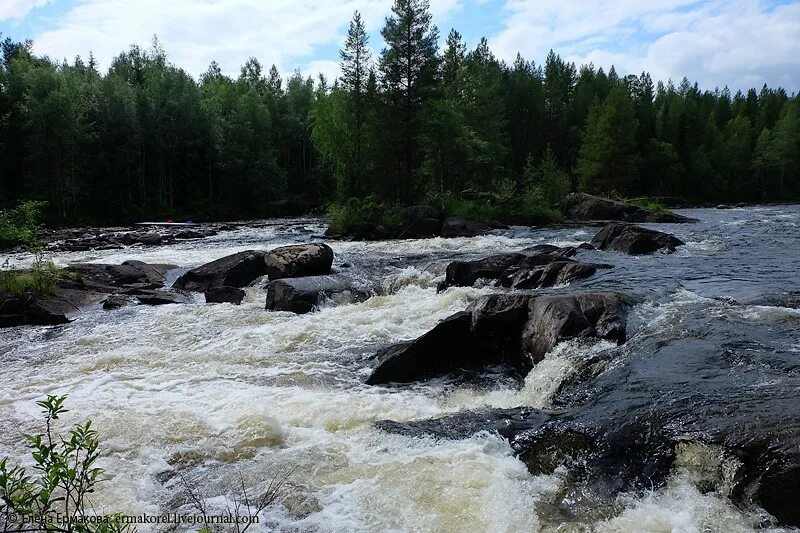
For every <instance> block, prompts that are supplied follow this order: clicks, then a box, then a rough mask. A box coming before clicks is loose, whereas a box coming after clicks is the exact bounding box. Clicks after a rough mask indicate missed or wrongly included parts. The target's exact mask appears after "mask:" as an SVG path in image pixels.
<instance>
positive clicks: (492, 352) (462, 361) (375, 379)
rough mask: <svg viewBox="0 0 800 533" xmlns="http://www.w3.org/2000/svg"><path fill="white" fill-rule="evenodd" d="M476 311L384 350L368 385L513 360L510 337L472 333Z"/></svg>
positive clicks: (379, 356) (465, 312)
mask: <svg viewBox="0 0 800 533" xmlns="http://www.w3.org/2000/svg"><path fill="white" fill-rule="evenodd" d="M472 320H473V315H472V313H470V312H467V311H462V312H460V313H456V314H454V315H452V316H450V317H448V318H446V319H444V320H443V321H442V322H440V323H439V324H437V325H436V326H435V327H434V328H433V329H432V330H430V331H429V332H427V333H425V334H424V335H422V336H421V337H418V338H417V339H414V340H412V341H406V342H401V343H398V344H395V345H392V346H388V347H386V348H384V349H382V350H380V351H379V352H378V353H377V355H376V358H377V365H376V367H375V369H374V370H373V371H372V373H371V374H370V376H369V378H367V381H366V383H367V384H368V385H379V384H385V383H410V382H414V381H418V380H423V379H429V378H433V377H437V376H441V375H445V374H449V373H452V372H456V371H461V370H469V369H474V368H479V367H483V366H486V365H490V364H504V363H511V362H513V358H514V356H515V355H516V350H515V349H514V343H513V342H511V341H510V339H509V338H508V337H501V336H498V337H480V336H476V335H473V333H472Z"/></svg>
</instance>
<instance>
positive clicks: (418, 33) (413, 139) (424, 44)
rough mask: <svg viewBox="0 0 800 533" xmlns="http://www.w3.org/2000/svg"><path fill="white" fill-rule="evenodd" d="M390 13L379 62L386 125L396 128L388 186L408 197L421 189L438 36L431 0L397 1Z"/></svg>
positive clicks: (392, 141)
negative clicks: (423, 129) (425, 116)
mask: <svg viewBox="0 0 800 533" xmlns="http://www.w3.org/2000/svg"><path fill="white" fill-rule="evenodd" d="M392 13H393V16H391V17H389V18H387V19H386V25H385V26H384V28H383V30H382V31H381V35H382V36H383V38H384V40H385V41H386V45H387V46H386V48H384V49H383V51H382V52H381V59H380V73H381V82H382V85H383V90H384V93H385V96H386V98H387V103H388V104H389V107H388V109H387V111H388V113H386V114H385V116H384V118H385V120H386V123H385V127H386V128H389V129H391V130H392V134H391V135H389V139H388V142H389V146H388V147H387V149H388V150H389V151H390V152H392V154H393V157H392V159H393V160H394V162H395V165H394V167H395V168H394V169H387V170H388V171H389V172H392V170H394V171H395V172H394V174H395V177H394V183H392V186H391V187H390V188H391V189H393V191H394V195H395V197H397V198H400V197H401V196H404V197H407V198H408V197H410V196H413V195H414V194H415V193H416V194H418V193H419V192H420V190H421V188H422V185H423V184H421V183H419V180H418V170H419V165H420V146H419V136H420V126H421V119H422V116H421V114H422V109H423V105H424V104H425V103H426V102H427V101H429V100H430V99H431V97H432V95H433V91H434V89H435V86H436V77H437V56H436V52H437V40H438V36H439V32H438V30H437V29H436V27H435V26H433V25H432V24H431V13H430V6H429V3H428V0H395V2H394V6H393V7H392Z"/></svg>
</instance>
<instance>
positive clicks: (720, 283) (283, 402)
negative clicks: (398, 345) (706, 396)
mask: <svg viewBox="0 0 800 533" xmlns="http://www.w3.org/2000/svg"><path fill="white" fill-rule="evenodd" d="M680 213H681V214H684V215H688V216H690V217H694V218H697V219H699V220H700V222H698V223H693V224H674V225H673V224H660V225H653V226H650V227H654V228H658V229H660V230H662V231H667V232H670V233H673V234H675V235H676V236H678V237H679V238H681V239H683V240H684V241H686V243H687V244H686V246H682V247H680V248H679V249H678V251H677V252H676V253H674V254H670V255H665V254H655V255H652V256H642V257H631V256H624V255H622V254H617V253H612V252H600V251H591V252H586V253H584V254H582V255H581V260H582V261H596V262H601V263H608V264H611V265H613V268H611V269H607V270H600V271H599V272H598V274H597V275H595V276H593V277H591V278H589V279H587V280H584V281H582V282H580V283H575V284H573V286H571V287H570V288H569V290H574V289H578V288H587V287H588V288H611V289H616V290H621V291H637V292H639V293H642V292H644V293H646V294H649V295H650V296H649V298H648V301H647V302H646V303H644V304H642V305H640V306H638V307H637V308H636V309H635V311H634V315H635V316H634V317H633V318H632V320H634V321H638V322H640V323H641V324H643V325H642V328H641V330H642V331H644V330H646V331H647V332H649V333H647V334H649V335H652V334H656V333H658V332H663V331H670V330H673V332H674V330H681V331H683V330H690V329H697V330H701V336H704V337H705V338H707V339H710V341H711V342H716V343H719V344H723V343H725V342H726V341H727V340H728V337H727V336H728V335H729V334H730V332H729V330H728V329H726V328H723V327H720V324H729V325H730V324H731V323H732V322H733V323H734V324H738V325H735V329H736V331H738V332H739V333H740V335H741V336H745V337H746V336H747V335H752V336H753V337H754V338H752V339H749V338H743V339H738V340H739V341H741V342H748V341H750V342H752V343H761V344H764V343H769V346H770V350H771V351H770V353H773V354H778V355H776V356H775V357H778V356H780V357H781V358H782V359H781V360H783V361H785V360H786V359H787V358H797V357H800V311H797V310H794V309H788V308H783V307H765V306H761V305H743V306H738V307H733V306H731V305H730V302H731V301H732V300H736V301H738V302H745V303H746V302H749V301H756V300H757V299H758V298H760V297H762V296H765V295H772V294H776V293H785V292H792V291H800V276H798V275H797V266H798V263H799V262H800V261H799V260H800V255H798V254H799V253H800V252H799V251H800V228H798V225H799V224H800V207H799V206H773V207H759V208H748V209H730V210H714V209H696V210H682V211H680ZM324 229H325V227H324V225H323V223H322V222H321V221H320V220H316V219H287V220H274V221H268V222H265V223H261V224H254V225H250V226H244V227H241V228H239V229H237V230H235V231H230V232H224V233H220V234H218V235H216V236H213V237H208V238H205V239H201V240H196V241H186V242H182V243H179V244H175V245H169V246H162V247H150V248H146V247H131V248H127V249H124V250H107V251H92V252H77V253H56V254H55V255H54V257H53V259H54V260H55V261H56V262H57V263H60V264H67V263H69V262H76V261H82V262H85V261H91V262H105V263H119V262H121V261H124V260H126V259H139V260H142V261H145V262H150V263H171V264H176V265H180V266H181V267H182V268H191V267H194V266H197V265H199V264H202V263H205V262H207V261H210V260H213V259H216V258H219V257H222V256H224V255H228V254H231V253H234V252H237V251H241V250H246V249H253V248H258V249H268V248H273V247H276V246H279V245H284V244H288V243H295V242H309V241H311V240H319V239H320V238H321V237H320V236H321V235H322V233H323V231H324ZM597 229H598V228H596V227H589V226H587V227H570V228H558V229H530V228H520V227H515V228H512V229H509V230H501V231H496V232H494V233H493V234H491V235H487V236H482V237H473V238H456V239H441V238H435V239H425V240H406V241H390V242H339V241H332V242H329V244H330V245H331V247H332V248H333V250H334V252H335V254H336V255H335V260H334V269H338V270H340V271H343V272H348V273H350V274H351V275H353V276H355V277H359V278H362V279H363V280H364V282H365V284H368V283H372V282H375V281H376V280H377V282H378V285H379V286H380V288H381V289H380V290H379V291H378V294H377V295H376V296H373V297H372V298H370V299H368V300H366V301H364V302H360V303H353V302H348V301H329V302H326V303H325V304H324V305H323V306H322V307H321V309H319V310H318V311H316V312H314V313H310V314H306V315H293V314H290V313H284V312H267V311H265V310H264V291H263V282H256V283H255V284H254V286H252V287H249V288H247V289H246V290H247V296H246V298H245V300H244V302H243V303H242V305H240V306H232V305H228V304H221V305H206V304H204V303H202V302H203V300H202V298H203V297H202V295H196V296H195V304H189V305H165V306H157V307H149V306H143V305H140V306H129V307H125V308H122V309H119V310H116V311H104V310H102V309H101V308H100V307H99V306H98V307H97V308H96V309H90V310H88V311H87V312H84V313H82V314H80V315H78V316H77V317H76V318H75V320H74V321H73V322H71V323H69V324H67V325H63V326H55V327H21V328H13V329H8V330H2V331H0V336H1V337H2V342H1V343H0V366H2V377H1V378H0V384H1V385H2V386H1V387H0V456H4V455H9V456H11V457H13V458H16V459H22V458H24V456H25V455H26V450H25V449H24V444H23V442H22V439H21V435H22V433H25V432H34V431H38V430H39V428H40V417H39V414H38V411H39V409H38V407H37V406H36V405H35V401H36V400H38V399H41V398H42V397H43V396H44V395H45V394H48V393H50V394H66V395H67V396H68V400H67V407H68V408H69V409H70V412H69V413H68V414H67V415H66V416H65V417H64V420H63V423H64V425H65V426H66V425H68V424H71V423H75V422H80V421H83V420H86V419H91V420H92V421H93V423H94V424H95V425H96V427H97V429H98V430H99V432H100V435H101V442H102V444H101V449H102V450H103V451H104V457H103V458H102V459H101V463H102V465H101V466H103V467H104V468H105V477H106V480H105V481H104V482H103V483H102V484H101V485H100V486H99V488H98V491H97V493H96V494H95V495H93V497H92V502H93V504H94V506H95V508H97V509H98V510H103V511H119V512H124V513H126V514H139V513H150V514H160V513H165V512H172V511H185V512H191V510H190V509H191V506H190V504H188V503H187V502H186V499H185V487H186V486H187V485H189V486H192V487H193V488H194V489H195V490H196V491H197V492H198V493H200V494H201V495H202V497H203V498H205V499H207V502H208V505H209V506H210V507H211V508H215V509H224V508H225V506H226V505H229V504H230V495H231V494H232V492H233V491H235V490H236V487H237V486H238V484H239V483H240V477H241V479H243V480H244V482H245V484H246V485H247V486H248V487H251V489H252V491H253V492H257V491H258V490H261V489H263V487H264V486H265V485H266V484H268V483H269V481H270V480H273V479H281V478H283V477H284V476H286V475H287V474H288V478H287V480H286V483H285V484H284V485H283V486H282V488H281V491H280V503H279V504H277V505H273V506H271V507H270V508H268V509H267V510H266V511H265V512H264V513H262V515H261V524H260V526H259V527H260V528H262V529H263V530H280V531H296V532H306V531H311V532H314V531H342V532H344V531H374V532H383V531H487V532H500V531H509V532H512V531H665V532H670V531H685V532H693V531H698V532H699V531H720V532H722V531H725V532H730V531H751V530H754V529H756V528H759V527H760V525H762V524H763V523H764V516H763V512H759V510H758V509H740V508H738V507H736V506H734V505H733V504H732V503H730V502H729V501H728V500H727V499H726V498H725V497H724V495H723V494H721V493H720V491H706V490H702V491H701V490H700V489H699V488H698V487H697V484H696V483H695V481H694V480H695V479H696V471H697V469H702V465H700V466H698V465H697V464H696V463H697V462H698V461H686V463H687V464H689V466H686V467H683V468H676V469H675V472H674V474H673V475H672V476H671V478H670V480H669V482H668V483H667V485H666V486H665V487H661V488H658V489H655V490H652V491H646V492H645V493H644V494H641V493H638V494H631V495H622V496H620V498H619V500H618V502H617V505H616V506H615V507H614V509H613V512H608V513H596V515H597V516H591V513H590V514H589V515H586V516H584V517H583V518H580V519H576V520H575V521H573V522H570V523H563V522H562V521H561V520H556V519H553V518H552V514H550V513H548V512H546V509H547V504H548V502H549V501H550V500H551V499H552V498H553V495H554V494H556V493H558V492H559V490H561V489H560V487H561V484H562V482H563V479H564V477H565V473H564V472H563V470H559V469H557V470H556V471H555V472H553V473H552V474H548V475H532V474H530V473H529V472H528V470H527V468H526V467H525V465H524V464H523V463H522V462H521V461H519V460H518V459H516V458H515V457H514V455H513V453H512V449H511V447H510V445H509V444H508V443H507V442H506V441H505V440H503V439H502V438H500V437H499V436H497V435H493V434H490V433H482V434H478V435H475V436H472V437H469V438H464V439H457V440H434V439H433V438H413V437H408V436H402V435H394V434H389V433H386V432H384V431H381V430H379V429H377V428H375V427H374V425H373V423H374V422H375V421H378V420H383V419H392V420H396V421H409V420H417V419H425V418H431V417H438V416H442V415H446V414H451V413H457V412H460V411H463V410H468V409H480V408H486V407H518V406H531V407H536V408H544V407H548V406H549V405H550V401H551V399H552V395H553V394H554V393H555V391H556V390H557V389H558V386H559V384H560V383H561V382H562V380H564V379H565V378H566V377H568V376H569V375H570V373H571V372H572V371H573V369H574V362H575V361H576V360H578V359H580V358H586V357H588V356H589V355H590V352H592V351H601V350H606V349H613V347H612V346H611V345H610V344H609V343H607V342H601V343H598V344H596V345H594V346H592V347H587V346H585V345H582V346H578V345H573V344H570V343H567V344H562V345H560V346H558V347H557V348H556V349H555V350H554V351H553V352H552V353H551V354H549V355H548V357H547V358H546V359H545V360H544V361H543V362H542V363H540V364H539V365H537V366H536V367H535V368H534V369H533V370H532V371H531V372H530V374H529V375H528V376H527V377H526V378H525V380H524V382H523V383H519V382H517V381H515V380H511V379H509V378H507V377H504V376H503V375H497V376H494V375H491V374H490V375H487V376H486V379H485V380H481V381H480V382H477V383H476V382H464V381H457V380H447V379H439V380H432V381H428V382H424V383H419V384H413V385H409V386H404V387H376V386H367V385H364V384H363V381H364V379H365V378H366V377H367V376H368V375H369V372H370V369H371V366H372V364H373V361H372V359H371V356H372V355H373V354H374V353H375V351H376V350H377V349H378V348H380V347H382V346H385V345H387V344H390V343H393V342H397V341H400V340H405V339H410V338H414V337H416V336H418V335H420V334H422V333H424V332H426V331H427V330H429V329H430V328H431V327H433V326H434V325H435V324H436V323H437V322H438V321H440V320H441V319H443V318H445V317H447V316H449V315H450V314H452V313H454V312H456V311H460V310H463V309H464V308H465V307H466V306H467V305H468V304H469V302H471V301H472V300H474V299H475V298H476V297H478V296H480V295H483V294H489V293H491V292H496V289H493V288H491V287H488V286H484V287H478V288H450V289H448V290H447V291H445V292H442V293H439V294H437V291H436V284H437V282H438V281H439V280H440V279H441V278H442V275H443V273H444V268H445V266H446V265H447V263H448V261H449V260H452V259H455V258H472V257H480V256H485V255H490V254H494V253H499V252H504V251H516V250H519V249H521V248H524V247H526V246H530V245H533V244H539V243H551V244H557V245H576V244H578V243H581V242H584V241H588V240H591V238H592V236H593V235H594V234H595V232H596V231H597ZM176 275H177V272H176V273H174V276H176ZM174 276H173V279H174ZM766 332H769V333H766ZM659 334H660V333H659ZM630 344H632V346H634V347H635V346H636V344H635V339H633V340H632V342H631V343H630ZM742 364H745V365H746V364H759V365H761V364H764V365H766V364H768V362H765V361H749V362H747V361H745V362H743V363H742ZM774 366H775V365H773V368H774ZM766 377H769V376H766ZM766 377H765V379H766ZM770 379H779V378H775V376H772V378H770ZM787 386H788V385H787ZM792 386H794V382H792ZM796 407H797V406H796V405H789V406H787V408H789V409H794V408H796ZM690 463H691V464H690ZM692 464H693V465H694V466H692ZM226 495H227V496H228V500H226ZM770 527H773V526H770ZM768 529H769V528H768ZM759 530H761V531H763V530H764V529H763V528H762V529H759ZM772 530H779V529H778V528H777V526H775V527H773V529H772Z"/></svg>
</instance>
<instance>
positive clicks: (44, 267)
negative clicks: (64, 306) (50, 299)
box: [0, 256, 81, 296]
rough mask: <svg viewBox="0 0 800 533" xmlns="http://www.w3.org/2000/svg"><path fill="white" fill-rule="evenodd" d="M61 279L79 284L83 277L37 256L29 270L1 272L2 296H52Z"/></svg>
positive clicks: (0, 289)
mask: <svg viewBox="0 0 800 533" xmlns="http://www.w3.org/2000/svg"><path fill="white" fill-rule="evenodd" d="M60 279H68V280H72V281H76V282H79V281H80V280H81V275H80V273H79V272H74V271H71V270H67V269H63V268H58V267H56V266H55V265H54V264H53V262H52V261H51V260H49V259H44V258H43V257H41V256H37V258H36V260H35V261H34V264H33V267H32V268H31V269H29V270H0V294H12V295H14V296H22V295H25V294H31V295H34V296H52V295H53V294H55V292H56V288H57V287H58V280H60Z"/></svg>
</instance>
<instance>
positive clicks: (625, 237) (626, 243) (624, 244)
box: [592, 222, 685, 255]
mask: <svg viewBox="0 0 800 533" xmlns="http://www.w3.org/2000/svg"><path fill="white" fill-rule="evenodd" d="M683 244H685V243H684V242H683V241H682V240H680V239H679V238H677V237H675V236H674V235H670V234H669V233H664V232H662V231H656V230H653V229H648V228H642V227H640V226H634V225H633V224H624V223H621V222H612V223H611V224H608V225H607V226H605V227H604V228H603V229H601V230H600V232H599V233H598V234H597V235H595V237H594V239H592V245H593V246H595V247H596V248H598V249H600V250H613V251H615V252H622V253H626V254H630V255H644V254H651V253H653V252H656V251H658V250H663V251H665V252H668V253H670V252H674V251H675V248H676V247H678V246H681V245H683Z"/></svg>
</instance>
